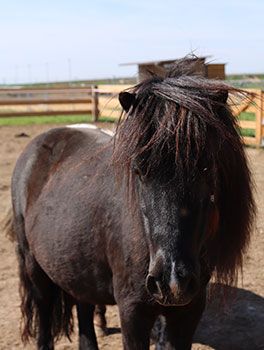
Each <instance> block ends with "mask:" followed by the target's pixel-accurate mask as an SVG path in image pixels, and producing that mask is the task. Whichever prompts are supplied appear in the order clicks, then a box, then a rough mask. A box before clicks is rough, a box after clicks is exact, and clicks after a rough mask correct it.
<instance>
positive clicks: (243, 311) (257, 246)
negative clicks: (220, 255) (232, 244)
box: [0, 125, 264, 350]
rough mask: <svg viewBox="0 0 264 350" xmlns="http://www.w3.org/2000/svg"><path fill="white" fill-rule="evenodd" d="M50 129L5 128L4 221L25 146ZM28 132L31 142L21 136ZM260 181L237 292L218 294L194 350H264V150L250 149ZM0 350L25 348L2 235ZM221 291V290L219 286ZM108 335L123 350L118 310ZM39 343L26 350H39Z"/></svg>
mask: <svg viewBox="0 0 264 350" xmlns="http://www.w3.org/2000/svg"><path fill="white" fill-rule="evenodd" d="M49 128H51V126H50V125H49V126H47V125H45V126H21V127H1V128H0V220H1V219H3V217H4V215H5V213H6V211H7V209H8V208H9V206H10V177H11V173H12V170H13V167H14V164H15V161H16V159H17V157H18V155H19V154H20V152H21V151H22V149H23V148H24V146H25V145H26V144H27V143H28V142H29V140H30V139H32V138H33V137H34V136H36V135H37V134H39V133H41V132H42V131H45V130H47V129H49ZM22 132H24V133H25V134H27V135H28V136H29V137H17V135H18V134H20V133H22ZM246 152H247V154H248V157H249V160H250V163H251V166H252V171H253V174H254V179H255V182H256V201H257V206H258V216H257V223H256V229H255V230H254V232H253V234H252V242H251V246H250V249H249V252H248V254H247V256H246V259H245V268H244V274H243V283H242V278H240V280H239V284H238V287H237V288H234V290H235V291H236V293H233V294H232V295H233V296H232V298H231V299H229V300H228V301H226V302H225V304H223V303H222V304H220V305H219V302H218V301H217V298H216V297H214V294H213V295H212V297H211V300H210V301H209V303H208V306H207V310H206V312H205V314H204V317H203V319H202V321H201V323H200V326H199V328H198V330H197V332H196V336H195V341H194V343H195V344H194V345H193V350H206V349H207V350H209V349H215V350H257V349H263V350H264V271H263V266H264V265H263V261H264V222H263V219H264V150H258V149H252V148H248V149H247V150H246ZM0 254H1V255H0V315H1V317H0V349H8V350H11V349H25V347H23V345H22V344H21V341H20V337H19V325H20V321H19V320H20V310H19V303H20V301H19V296H18V276H17V263H16V256H15V252H14V245H13V244H12V243H11V242H9V241H8V239H7V238H6V237H5V235H4V234H3V232H1V231H0ZM216 289H217V286H216ZM107 319H108V326H109V327H110V331H109V335H108V336H106V337H103V338H100V339H99V346H100V349H104V350H110V349H111V350H119V349H122V345H121V335H120V329H119V319H118V311H117V308H116V307H109V308H108V311H107ZM34 348H35V345H34V343H32V344H30V345H28V346H27V347H26V349H28V350H30V349H34ZM76 348H77V338H76V336H75V337H74V338H73V341H72V343H70V342H69V341H68V340H67V339H62V340H60V341H59V342H58V344H57V347H56V349H64V350H66V349H76Z"/></svg>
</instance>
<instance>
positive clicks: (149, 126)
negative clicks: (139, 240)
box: [114, 61, 254, 305]
mask: <svg viewBox="0 0 264 350" xmlns="http://www.w3.org/2000/svg"><path fill="white" fill-rule="evenodd" d="M181 65H184V61H183V62H181ZM232 93H243V92H241V91H238V90H235V89H233V88H231V87H229V86H227V85H225V84H224V83H221V82H219V81H212V80H207V79H205V78H201V77H196V76H193V75H188V74H186V70H185V73H184V74H181V73H180V70H177V69H174V70H173V76H171V75H170V74H169V75H168V76H167V77H165V78H159V77H153V78H151V79H149V80H146V81H144V82H142V83H140V84H139V85H137V86H135V87H134V88H132V89H131V90H130V91H125V92H122V93H120V95H119V100H120V103H121V105H122V107H123V109H124V111H125V115H124V118H122V119H121V120H120V123H119V126H118V129H117V134H116V139H115V150H114V163H115V165H116V166H117V167H118V169H119V170H120V173H121V175H123V176H124V178H126V179H127V180H128V185H129V189H130V190H131V191H134V192H135V194H136V197H135V198H136V206H137V207H138V208H139V214H140V220H141V223H142V225H141V226H142V227H143V230H144V234H145V237H146V241H147V243H148V248H149V271H148V276H147V277H146V288H147V290H148V292H149V293H150V294H151V295H152V296H153V297H154V299H155V300H156V301H158V302H159V303H161V304H163V305H185V304H188V303H189V302H190V301H191V300H192V298H193V297H194V296H195V295H196V294H197V292H198V291H199V289H200V288H201V286H202V285H203V286H205V285H206V283H207V282H208V280H209V278H210V275H211V274H212V273H214V274H215V276H216V277H217V279H218V280H220V281H224V282H230V283H232V282H233V281H234V279H235V276H236V272H237V270H238V268H239V267H241V265H242V255H243V253H244V251H245V249H246V246H247V243H248V240H249V234H250V228H251V224H252V220H253V216H254V201H253V197H252V186H251V179H250V172H249V169H248V165H247V161H246V157H245V153H244V149H243V144H242V141H241V138H240V136H239V134H238V132H237V124H236V119H235V118H234V116H233V115H232V114H231V112H230V109H229V107H228V105H227V98H228V95H229V94H232Z"/></svg>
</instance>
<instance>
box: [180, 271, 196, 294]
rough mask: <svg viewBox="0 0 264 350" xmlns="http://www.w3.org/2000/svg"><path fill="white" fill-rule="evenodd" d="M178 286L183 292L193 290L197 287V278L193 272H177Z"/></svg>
mask: <svg viewBox="0 0 264 350" xmlns="http://www.w3.org/2000/svg"><path fill="white" fill-rule="evenodd" d="M178 281H179V286H180V288H181V290H182V291H184V292H191V293H192V292H195V291H196V290H197V288H198V284H199V283H198V280H197V278H196V277H195V276H194V275H193V274H184V275H183V274H179V275H178Z"/></svg>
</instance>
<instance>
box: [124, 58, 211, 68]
mask: <svg viewBox="0 0 264 350" xmlns="http://www.w3.org/2000/svg"><path fill="white" fill-rule="evenodd" d="M208 57H211V56H203V57H194V58H192V57H191V58H190V60H196V59H197V60H206V58H208ZM178 60H179V58H174V59H170V60H160V61H149V62H130V63H120V66H134V65H141V66H149V65H155V66H158V65H163V64H170V63H173V62H175V61H178Z"/></svg>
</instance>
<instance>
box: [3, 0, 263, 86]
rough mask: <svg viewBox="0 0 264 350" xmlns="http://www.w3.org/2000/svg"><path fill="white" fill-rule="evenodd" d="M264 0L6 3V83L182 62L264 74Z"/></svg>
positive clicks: (90, 75) (111, 73) (80, 76)
mask: <svg viewBox="0 0 264 350" xmlns="http://www.w3.org/2000/svg"><path fill="white" fill-rule="evenodd" d="M263 20H264V1H263V0H251V1H245V0H222V1H213V0H210V1H209V0H205V1H202V0H200V1H194V0H180V1H177V0H167V1H166V0H163V1H156V0H94V1H89V0H86V1H84V0H74V1H69V0H45V1H43V0H34V1H33V0H23V1H22V0H9V1H6V0H0V83H2V82H7V83H14V82H17V83H19V82H24V81H30V82H35V81H47V80H49V81H54V80H63V79H68V78H69V77H70V78H72V79H76V78H77V79H90V78H101V77H114V76H129V75H135V74H136V67H120V66H119V64H120V63H124V62H135V61H136V62H137V61H145V60H146V61H148V60H158V59H171V58H177V57H182V56H184V55H186V54H188V53H189V52H190V51H192V50H193V51H194V52H195V53H196V54H197V55H211V56H212V58H211V59H212V60H213V61H214V62H227V63H228V65H227V72H228V73H237V72H239V73H240V72H263V73H264V30H263V24H262V23H263Z"/></svg>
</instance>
